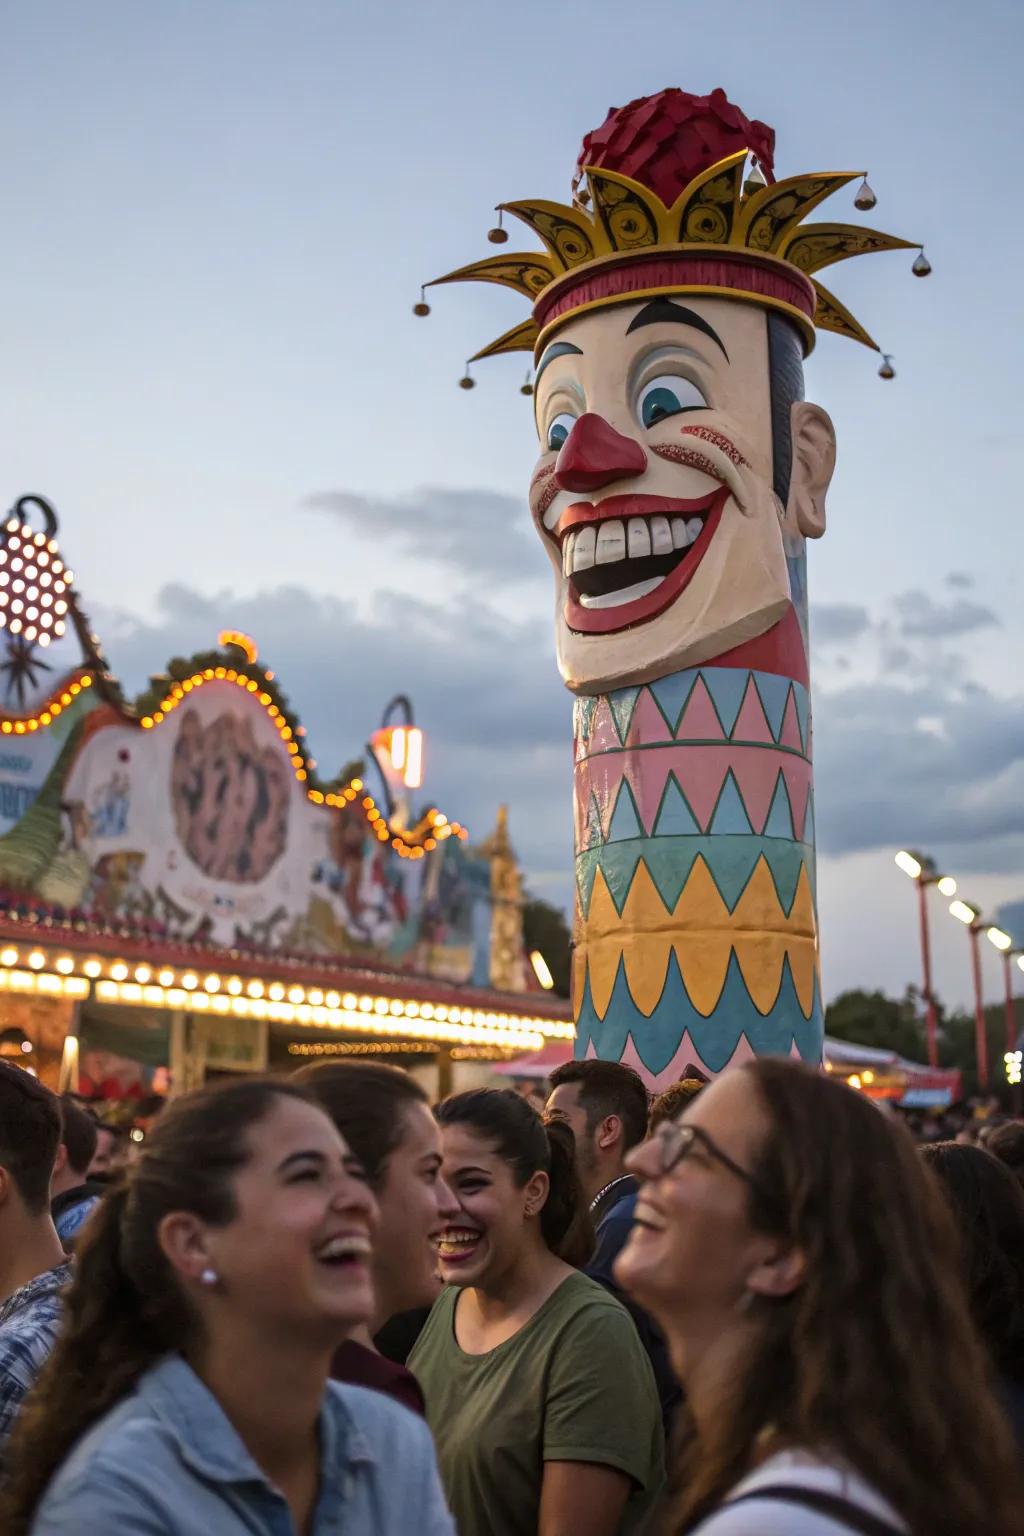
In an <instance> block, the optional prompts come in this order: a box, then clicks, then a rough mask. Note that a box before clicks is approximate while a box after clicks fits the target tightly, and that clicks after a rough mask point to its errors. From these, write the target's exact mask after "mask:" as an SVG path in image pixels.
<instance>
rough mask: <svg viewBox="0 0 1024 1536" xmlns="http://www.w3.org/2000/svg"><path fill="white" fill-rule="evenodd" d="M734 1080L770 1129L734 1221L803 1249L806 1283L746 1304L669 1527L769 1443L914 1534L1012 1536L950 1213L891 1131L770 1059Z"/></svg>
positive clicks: (850, 1097)
mask: <svg viewBox="0 0 1024 1536" xmlns="http://www.w3.org/2000/svg"><path fill="white" fill-rule="evenodd" d="M735 1070H737V1071H741V1072H745V1073H747V1074H748V1075H749V1076H750V1077H751V1078H752V1079H753V1080H754V1082H755V1083H756V1085H757V1089H758V1091H759V1094H760V1096H761V1099H762V1102H763V1106H764V1109H765V1112H766V1114H767V1115H768V1117H769V1120H770V1124H771V1129H770V1131H769V1132H768V1135H767V1137H766V1139H765V1141H764V1143H763V1145H762V1146H761V1148H760V1149H759V1152H758V1155H757V1156H756V1158H755V1159H753V1168H752V1171H753V1172H754V1173H756V1175H757V1176H758V1185H759V1188H761V1189H767V1190H769V1191H777V1193H778V1202H777V1205H776V1203H775V1202H773V1204H772V1206H768V1205H767V1204H766V1203H765V1200H764V1197H763V1196H762V1195H759V1193H758V1192H757V1191H756V1190H754V1189H753V1188H752V1189H751V1190H750V1195H749V1200H750V1204H749V1210H748V1219H749V1220H750V1222H751V1223H752V1225H753V1226H754V1227H755V1228H756V1229H757V1230H759V1231H765V1232H772V1233H777V1234H779V1235H781V1236H784V1237H786V1238H788V1239H789V1240H790V1241H791V1242H792V1243H793V1244H794V1245H796V1246H797V1247H798V1248H799V1249H801V1250H802V1252H803V1254H804V1256H805V1259H806V1276H805V1279H804V1282H803V1284H802V1285H801V1287H800V1288H799V1289H798V1290H797V1291H795V1292H794V1293H793V1294H792V1295H790V1296H788V1297H784V1298H757V1299H755V1300H754V1302H753V1305H752V1306H751V1309H750V1312H749V1313H748V1316H749V1317H750V1318H751V1319H752V1320H757V1322H758V1324H759V1327H758V1333H757V1337H756V1340H755V1342H754V1343H753V1345H752V1346H751V1347H750V1348H749V1349H748V1351H747V1353H746V1355H745V1357H744V1361H743V1365H742V1367H741V1369H740V1370H739V1371H737V1373H736V1375H735V1378H734V1379H733V1381H732V1382H731V1385H730V1390H729V1394H728V1400H727V1401H724V1402H722V1403H721V1404H719V1407H718V1411H717V1413H716V1414H715V1415H714V1416H713V1417H711V1418H708V1419H702V1421H701V1424H700V1427H699V1429H698V1426H697V1424H696V1422H695V1420H694V1418H693V1415H692V1412H691V1411H690V1410H689V1409H688V1408H687V1406H686V1405H685V1404H684V1406H683V1409H682V1423H681V1436H680V1448H681V1456H680V1465H679V1469H678V1472H679V1475H678V1483H677V1487H678V1491H677V1494H676V1497H675V1500H674V1503H673V1505H672V1507H671V1511H670V1521H669V1526H668V1529H669V1530H670V1531H672V1532H673V1533H680V1532H685V1531H690V1530H693V1529H694V1527H695V1526H696V1525H698V1524H699V1523H700V1521H701V1520H702V1519H703V1518H704V1517H705V1516H707V1515H708V1513H709V1512H710V1511H711V1510H713V1509H715V1508H717V1507H718V1505H719V1504H720V1503H721V1501H722V1500H723V1499H724V1498H725V1497H726V1496H727V1494H728V1493H729V1491H730V1490H731V1489H732V1488H733V1487H734V1486H735V1484H736V1483H737V1482H738V1481H739V1480H740V1478H742V1477H743V1476H744V1474H745V1473H747V1472H748V1471H749V1470H750V1469H751V1466H752V1464H753V1461H754V1456H755V1446H756V1445H758V1444H759V1443H760V1444H762V1445H763V1443H764V1440H765V1438H766V1437H769V1436H770V1444H771V1445H772V1446H773V1447H775V1448H777V1449H783V1448H785V1447H787V1446H791V1447H799V1448H803V1449H806V1450H810V1451H818V1452H820V1453H821V1454H822V1455H824V1456H838V1457H841V1458H842V1459H843V1461H844V1462H846V1463H847V1464H848V1465H850V1466H851V1467H852V1468H853V1469H854V1470H855V1471H856V1472H858V1473H859V1474H860V1475H861V1476H862V1477H864V1478H865V1479H866V1480H867V1481H868V1482H869V1483H870V1484H871V1485H872V1486H873V1487H874V1488H875V1489H876V1490H877V1491H878V1493H880V1494H881V1495H882V1496H883V1497H884V1498H885V1499H887V1500H888V1501H889V1503H890V1504H891V1505H892V1507H893V1509H894V1510H895V1511H896V1512H897V1513H898V1514H899V1515H900V1516H901V1517H902V1519H903V1520H905V1521H906V1523H907V1526H908V1528H909V1530H910V1532H911V1533H912V1536H973V1533H976V1532H978V1533H980V1532H984V1533H985V1536H1013V1533H1015V1532H1016V1531H1018V1530H1019V1517H1020V1507H1021V1506H1020V1503H1019V1472H1018V1469H1017V1465H1016V1457H1015V1452H1014V1445H1013V1440H1012V1437H1011V1434H1010V1430H1009V1427H1008V1425H1007V1422H1006V1420H1005V1418H1004V1416H1003V1414H1002V1412H1001V1411H1000V1409H999V1407H998V1406H997V1403H996V1400H995V1397H994V1395H993V1391H992V1383H991V1380H990V1375H989V1366H988V1362H987V1360H986V1357H985V1352H984V1350H983V1348H982V1346H981V1343H980V1341H979V1339H978V1337H977V1334H976V1333H975V1330H974V1328H973V1326H972V1324H971V1320H970V1316H969V1313H968V1308H967V1300H966V1296H965V1294H964V1289H963V1286H962V1283H961V1280H960V1275H959V1267H958V1263H957V1242H956V1233H955V1230H954V1227H953V1222H952V1219H951V1217H950V1214H949V1211H948V1209H947V1207H946V1203H945V1201H944V1199H943V1198H942V1195H941V1193H940V1191H939V1189H938V1187H937V1186H936V1184H935V1182H934V1180H933V1179H932V1178H931V1176H930V1175H929V1174H928V1172H927V1170H926V1169H925V1167H924V1165H923V1163H922V1161H921V1160H920V1158H919V1157H918V1155H917V1153H916V1151H915V1148H914V1145H913V1143H912V1141H911V1139H910V1137H909V1136H908V1135H907V1133H906V1132H905V1131H904V1129H903V1127H902V1126H899V1125H893V1124H890V1123H889V1121H887V1120H886V1119H885V1118H884V1117H883V1116H882V1114H880V1113H879V1111H878V1110H877V1109H876V1108H875V1106H874V1105H873V1104H872V1103H871V1102H870V1101H869V1100H868V1099H866V1098H864V1097H863V1096H862V1095H860V1094H858V1093H856V1092H855V1091H854V1090H853V1089H850V1088H847V1087H845V1086H844V1085H843V1084H840V1083H835V1082H832V1081H830V1080H829V1079H828V1078H827V1077H826V1076H824V1075H823V1074H821V1073H818V1072H814V1071H812V1070H810V1069H809V1068H807V1067H803V1066H801V1065H798V1064H797V1063H795V1062H791V1061H787V1060H784V1059H773V1058H770V1057H769V1058H763V1059H761V1060H758V1061H754V1062H749V1063H745V1064H744V1065H743V1066H742V1067H738V1068H736V1069H735Z"/></svg>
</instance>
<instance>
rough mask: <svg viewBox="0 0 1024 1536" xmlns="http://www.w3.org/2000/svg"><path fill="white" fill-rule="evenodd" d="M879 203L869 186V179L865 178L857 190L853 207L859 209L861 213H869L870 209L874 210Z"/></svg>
mask: <svg viewBox="0 0 1024 1536" xmlns="http://www.w3.org/2000/svg"><path fill="white" fill-rule="evenodd" d="M877 202H878V198H877V197H876V196H875V194H874V192H872V190H871V188H870V186H869V185H868V179H867V177H866V176H865V177H864V180H863V181H862V182H861V184H860V186H859V187H858V188H857V196H856V197H855V198H854V200H853V206H854V207H855V208H859V209H860V211H861V213H867V211H868V209H869V208H873V207H874V206H875V204H876V203H877Z"/></svg>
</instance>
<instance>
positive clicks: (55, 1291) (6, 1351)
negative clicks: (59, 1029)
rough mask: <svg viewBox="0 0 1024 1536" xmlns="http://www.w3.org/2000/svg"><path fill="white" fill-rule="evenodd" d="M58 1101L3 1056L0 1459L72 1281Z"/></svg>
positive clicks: (0, 1088) (50, 1344)
mask: <svg viewBox="0 0 1024 1536" xmlns="http://www.w3.org/2000/svg"><path fill="white" fill-rule="evenodd" d="M60 1138H61V1115H60V1102H59V1100H58V1099H57V1097H56V1095H55V1094H53V1093H51V1092H50V1090H49V1089H48V1088H44V1087H43V1085H42V1084H41V1083H39V1082H37V1081H36V1079H35V1078H34V1077H32V1076H31V1074H30V1073H28V1072H24V1071H22V1069H21V1068H20V1067H13V1066H10V1065H9V1064H8V1063H7V1062H2V1061H0V1464H2V1458H3V1447H4V1444H5V1442H6V1440H7V1436H8V1435H9V1433H10V1430H11V1427H12V1425H13V1422H14V1419H15V1416H16V1414H17V1412H18V1410H19V1408H20V1407H21V1402H22V1399H23V1397H24V1396H25V1393H26V1392H27V1391H28V1389H29V1388H30V1387H31V1385H32V1383H33V1382H34V1381H35V1378H36V1376H37V1375H38V1373H39V1370H40V1367H41V1366H42V1364H43V1362H44V1360H45V1359H46V1357H47V1355H48V1354H49V1352H50V1350H51V1349H52V1347H53V1344H54V1340H55V1339H56V1336H57V1331H58V1328H59V1326H60V1318H61V1310H62V1306H63V1303H62V1300H61V1290H62V1288H63V1287H64V1286H65V1285H66V1284H67V1283H68V1281H69V1280H70V1278H71V1266H70V1264H69V1263H68V1261H67V1259H66V1257H65V1254H64V1249H63V1248H62V1247H61V1241H60V1238H59V1237H58V1236H57V1231H56V1228H55V1227H54V1225H53V1219H52V1217H51V1216H50V1179H51V1177H52V1175H53V1165H54V1162H55V1160H56V1156H57V1148H58V1146H59V1145H60Z"/></svg>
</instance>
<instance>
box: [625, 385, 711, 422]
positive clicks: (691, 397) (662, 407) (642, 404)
mask: <svg viewBox="0 0 1024 1536" xmlns="http://www.w3.org/2000/svg"><path fill="white" fill-rule="evenodd" d="M706 407H707V401H706V400H705V398H704V396H703V395H702V394H701V392H700V390H699V389H698V388H697V386H696V384H694V383H693V381H692V380H691V379H684V378H681V377H680V375H679V374H674V373H666V374H662V375H660V376H659V377H658V378H656V379H652V380H651V381H650V383H649V384H645V385H644V387H643V389H642V390H641V391H640V398H639V400H638V401H637V415H638V416H639V417H640V420H641V422H642V423H643V425H644V426H645V427H656V426H657V424H658V422H659V421H664V420H665V418H666V417H668V416H678V415H679V412H680V411H700V410H704V409H705V408H706Z"/></svg>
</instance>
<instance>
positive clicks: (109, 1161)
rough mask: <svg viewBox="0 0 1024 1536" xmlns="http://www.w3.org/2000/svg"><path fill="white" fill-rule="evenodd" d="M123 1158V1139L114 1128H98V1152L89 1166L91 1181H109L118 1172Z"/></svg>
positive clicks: (106, 1126) (101, 1126)
mask: <svg viewBox="0 0 1024 1536" xmlns="http://www.w3.org/2000/svg"><path fill="white" fill-rule="evenodd" d="M120 1157H121V1138H120V1137H119V1136H118V1133H117V1131H115V1130H114V1128H113V1126H110V1125H100V1124H97V1126H96V1150H95V1152H94V1153H93V1155H92V1162H91V1163H90V1164H89V1177H90V1179H109V1178H110V1177H111V1175H112V1174H114V1173H115V1172H116V1171H117V1167H118V1164H119V1162H120Z"/></svg>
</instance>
